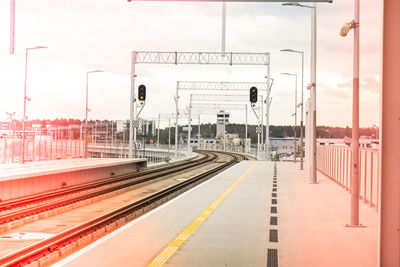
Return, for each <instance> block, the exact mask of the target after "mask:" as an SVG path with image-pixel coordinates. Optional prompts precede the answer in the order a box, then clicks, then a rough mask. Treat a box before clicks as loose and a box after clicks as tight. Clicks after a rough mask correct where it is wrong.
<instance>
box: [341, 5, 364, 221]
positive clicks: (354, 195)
mask: <svg viewBox="0 0 400 267" xmlns="http://www.w3.org/2000/svg"><path fill="white" fill-rule="evenodd" d="M359 22H360V0H354V20H352V21H351V22H349V23H345V24H344V26H343V27H342V28H341V30H340V33H339V34H340V35H341V36H343V37H345V36H346V35H347V34H348V33H349V31H350V30H351V29H353V30H354V51H353V53H354V55H353V127H352V130H351V150H352V158H351V159H352V163H351V166H352V170H351V176H350V180H351V183H350V193H351V208H350V226H353V227H354V226H355V227H357V226H359V225H360V223H359V191H360V189H359V184H360V170H359V169H360V162H359V161H360V159H359V151H360V147H359V146H360V145H359V143H360V140H359V138H360V132H359V127H360V122H359V116H360V108H359V102H360V100H359V95H360V24H359Z"/></svg>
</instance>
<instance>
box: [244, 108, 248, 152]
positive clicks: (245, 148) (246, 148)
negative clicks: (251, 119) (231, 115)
mask: <svg viewBox="0 0 400 267" xmlns="http://www.w3.org/2000/svg"><path fill="white" fill-rule="evenodd" d="M244 135H245V137H244V152H245V153H249V148H248V146H247V105H246V128H245V134H244Z"/></svg>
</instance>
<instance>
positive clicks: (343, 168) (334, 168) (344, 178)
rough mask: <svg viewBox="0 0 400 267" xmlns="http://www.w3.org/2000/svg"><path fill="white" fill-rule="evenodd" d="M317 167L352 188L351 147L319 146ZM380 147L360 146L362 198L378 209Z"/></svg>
mask: <svg viewBox="0 0 400 267" xmlns="http://www.w3.org/2000/svg"><path fill="white" fill-rule="evenodd" d="M317 169H318V170H319V171H320V172H321V173H323V174H325V175H326V176H328V177H329V178H330V179H332V180H333V181H335V182H336V183H337V184H339V185H340V186H342V187H343V188H345V189H346V190H348V191H349V190H350V175H351V148H350V147H341V146H318V147H317ZM379 181H380V175H379V149H371V148H360V198H361V199H363V200H364V201H365V202H367V203H369V204H370V205H371V206H373V207H376V210H378V208H379V207H378V203H379V199H380V193H379Z"/></svg>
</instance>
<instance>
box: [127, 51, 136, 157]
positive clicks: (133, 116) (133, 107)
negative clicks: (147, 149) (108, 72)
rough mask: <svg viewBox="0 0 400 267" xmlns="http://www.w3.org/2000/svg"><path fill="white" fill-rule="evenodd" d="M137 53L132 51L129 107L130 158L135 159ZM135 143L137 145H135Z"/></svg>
mask: <svg viewBox="0 0 400 267" xmlns="http://www.w3.org/2000/svg"><path fill="white" fill-rule="evenodd" d="M136 55H137V52H136V51H132V62H131V96H130V105H129V107H130V108H129V112H130V116H129V153H128V155H129V158H132V157H133V153H132V152H133V147H135V157H137V149H136V127H133V121H135V120H136V105H135V104H136V96H135V77H136V74H135V64H136ZM134 143H135V144H134Z"/></svg>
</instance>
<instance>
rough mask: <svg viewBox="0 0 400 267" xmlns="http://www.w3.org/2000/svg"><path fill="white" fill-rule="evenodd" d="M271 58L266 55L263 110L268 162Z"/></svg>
mask: <svg viewBox="0 0 400 267" xmlns="http://www.w3.org/2000/svg"><path fill="white" fill-rule="evenodd" d="M270 65H271V56H270V55H268V66H267V99H266V100H265V102H266V105H267V106H266V109H265V151H266V152H267V153H266V156H267V160H270V159H271V157H270V151H269V108H270V104H269V98H270V91H271V88H270V79H271V77H270V72H271V70H270V69H271V68H270Z"/></svg>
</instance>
